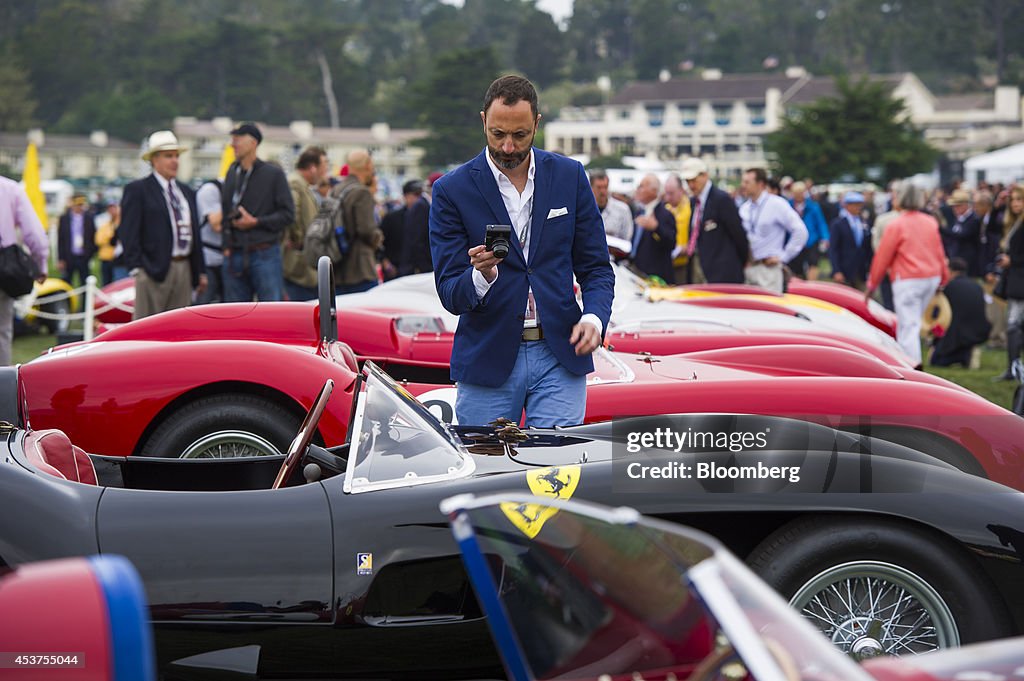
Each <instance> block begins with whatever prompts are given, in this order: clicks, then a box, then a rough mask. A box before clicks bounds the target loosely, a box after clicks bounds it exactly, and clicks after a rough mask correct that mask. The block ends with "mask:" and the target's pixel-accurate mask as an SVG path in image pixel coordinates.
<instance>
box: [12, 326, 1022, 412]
mask: <svg viewBox="0 0 1024 681" xmlns="http://www.w3.org/2000/svg"><path fill="white" fill-rule="evenodd" d="M56 342H57V340H56V337H54V336H47V335H31V334H30V335H28V336H22V337H20V338H15V339H14V351H13V357H14V361H15V362H20V363H24V362H27V361H29V360H31V359H33V358H35V357H38V356H39V354H40V353H41V352H43V351H44V350H46V349H47V348H49V347H52V346H53V345H54V344H55V343H56ZM1004 369H1006V351H1004V350H984V351H983V352H982V355H981V368H980V369H976V370H970V369H963V368H960V367H952V368H936V367H928V369H927V371H928V372H929V373H933V374H936V375H938V376H942V377H943V378H946V379H949V380H950V381H953V382H954V383H958V384H960V385H962V386H964V387H965V388H967V389H968V390H972V391H974V392H976V393H977V394H979V395H981V396H982V397H984V398H985V399H987V400H990V401H992V402H995V403H996V404H998V405H999V406H1001V407H1005V408H1007V409H1009V407H1010V404H1011V402H1012V400H1013V391H1014V389H1015V388H1016V387H1017V386H1016V384H1015V383H1013V382H1008V381H1007V382H1001V383H993V382H992V377H993V376H996V375H998V374H1001V373H1003V370H1004Z"/></svg>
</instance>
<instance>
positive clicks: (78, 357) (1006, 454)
mask: <svg viewBox="0 0 1024 681" xmlns="http://www.w3.org/2000/svg"><path fill="white" fill-rule="evenodd" d="M332 300H333V297H328V298H327V299H326V300H325V306H324V307H323V309H328V306H330V303H331V301H332ZM320 309H321V306H320V305H313V304H308V303H268V304H258V303H245V304H243V303H234V304H227V305H207V306H197V307H191V308H186V309H183V310H176V311H173V312H169V313H165V314H162V315H156V316H154V317H150V318H147V319H144V320H140V321H138V322H133V323H131V324H127V325H125V326H122V327H120V328H118V329H115V330H112V331H110V332H108V333H105V334H102V335H101V336H99V337H98V338H97V339H95V340H94V341H92V342H89V343H78V344H72V345H67V346H63V347H61V348H57V349H54V350H53V351H52V352H50V353H49V354H47V355H45V356H43V357H41V358H39V359H37V360H35V361H33V362H30V363H28V364H25V365H23V366H22V367H20V372H21V379H22V386H23V391H24V398H25V399H24V403H25V404H26V405H27V407H28V414H29V416H30V417H31V423H32V426H33V427H35V428H61V429H62V430H64V431H65V432H67V433H68V434H69V435H70V436H71V438H72V439H73V441H75V442H76V443H79V444H80V446H82V447H83V448H85V449H86V450H87V451H94V452H102V453H104V454H112V455H121V456H124V455H129V454H136V453H146V454H153V455H162V456H230V455H235V454H239V453H273V452H278V451H283V450H284V449H285V447H286V445H287V444H288V442H290V440H291V438H292V435H293V433H294V431H295V428H296V426H297V424H298V422H299V421H300V420H301V416H302V413H303V412H304V410H305V409H306V408H307V407H308V406H309V404H310V403H311V401H312V399H313V397H314V396H315V394H316V390H317V388H318V386H319V385H320V384H321V382H322V381H323V380H324V379H325V378H328V377H330V378H333V379H334V381H335V385H336V386H337V389H336V391H335V393H336V394H335V396H334V397H332V400H331V403H330V404H329V405H328V410H327V413H326V414H325V415H324V418H323V420H322V421H321V425H320V437H321V438H322V440H323V442H325V443H327V444H337V443H340V442H342V441H343V440H344V436H345V432H346V427H347V423H348V420H349V414H348V404H349V400H350V398H351V395H350V391H351V386H352V382H353V377H354V373H355V368H356V357H355V356H354V354H353V353H352V351H351V349H350V348H349V346H348V345H346V344H345V343H342V342H339V341H335V340H332V336H333V333H334V331H333V326H334V325H333V323H332V320H333V317H332V314H333V311H332V314H327V315H323V316H321V315H320V314H319V311H320ZM342 316H343V318H344V313H343V315H342ZM403 319H404V318H401V317H400V318H397V319H392V318H390V317H384V316H382V317H380V318H379V319H378V321H380V322H381V326H380V327H379V328H377V329H376V330H374V328H370V327H369V325H367V326H366V327H363V328H362V329H361V332H363V333H366V334H368V335H369V336H370V337H372V338H377V339H378V341H380V344H379V346H377V347H376V348H366V350H369V351H368V352H366V353H365V354H367V355H374V356H376V357H379V358H381V360H382V363H383V364H384V367H385V369H386V370H387V371H389V372H390V373H391V374H392V375H393V376H395V377H396V378H399V379H401V380H404V381H406V382H407V385H408V387H409V389H410V390H411V391H412V392H414V393H416V394H423V393H431V394H430V395H429V396H427V397H426V399H427V400H428V401H429V402H432V403H434V406H435V407H436V408H437V409H439V410H440V411H441V413H440V414H439V415H440V416H442V418H448V417H450V415H451V414H450V399H449V398H447V397H445V396H444V395H443V394H441V395H439V394H438V393H433V392H432V391H434V390H436V389H438V388H439V387H447V386H448V370H447V362H430V361H417V359H418V357H417V353H418V352H419V350H418V349H417V348H423V347H428V346H429V345H430V343H429V342H424V340H423V336H428V337H429V336H431V335H433V336H434V337H435V338H436V339H437V342H438V344H444V343H445V342H450V340H449V341H446V340H445V336H446V334H445V333H444V332H442V331H440V330H435V331H431V332H426V333H425V332H423V331H419V332H418V333H414V332H417V329H420V328H421V325H419V324H418V323H413V322H408V321H403ZM385 320H387V321H386V323H385ZM421 321H422V319H421ZM383 331H386V334H385V333H383ZM227 339H234V340H227ZM257 339H265V340H257ZM415 339H419V340H415ZM389 344H390V346H391V347H394V346H399V347H406V348H410V353H411V357H412V359H405V358H402V357H397V358H396V357H395V356H394V355H393V354H392V353H391V352H388V345H389ZM378 351H379V352H378ZM126 367H131V370H126ZM837 372H843V373H845V374H846V375H844V376H835V375H833V374H835V373H837ZM693 412H726V413H752V414H775V415H788V416H796V417H799V418H806V419H810V420H814V421H819V422H822V423H826V424H829V425H835V426H837V427H841V428H845V429H849V430H857V431H861V432H870V433H871V434H874V435H878V436H880V437H883V438H885V439H890V440H893V441H896V442H899V443H901V444H906V445H909V446H912V447H913V448H915V449H920V450H923V451H925V452H927V453H929V454H932V455H934V456H937V457H938V458H941V459H944V460H946V461H948V462H950V463H953V464H954V465H956V466H957V467H959V468H961V469H964V470H967V471H969V472H972V473H978V474H984V475H987V476H988V477H990V478H992V479H994V480H997V481H999V482H1002V483H1004V484H1007V485H1010V486H1012V487H1016V488H1018V489H1024V421H1022V420H1021V419H1019V418H1018V417H1016V416H1015V415H1013V414H1011V413H1010V412H1008V411H1006V410H1004V409H1001V408H999V407H997V406H995V405H993V404H991V403H990V402H987V401H985V400H983V399H982V398H980V397H978V396H976V395H974V394H973V393H970V392H968V391H966V390H963V389H960V388H957V387H953V386H952V384H949V383H947V382H944V381H942V379H938V378H936V377H932V376H929V375H927V374H923V373H921V372H914V371H910V370H907V369H899V368H894V367H891V366H888V365H885V364H883V363H881V362H879V361H877V360H875V359H873V358H871V357H868V356H866V355H863V354H862V353H857V352H852V351H847V350H842V349H838V348H829V347H814V346H800V345H794V346H764V347H753V348H749V347H738V348H728V349H723V350H716V351H708V352H706V353H699V354H690V355H685V356H672V357H651V356H647V355H640V356H637V355H628V354H617V353H602V355H601V358H600V361H599V368H598V370H597V371H596V372H595V374H593V375H592V376H591V377H590V381H589V388H588V404H587V416H586V419H587V421H588V422H595V421H604V420H608V419H612V418H615V417H622V416H633V415H648V414H654V413H658V414H660V413H693Z"/></svg>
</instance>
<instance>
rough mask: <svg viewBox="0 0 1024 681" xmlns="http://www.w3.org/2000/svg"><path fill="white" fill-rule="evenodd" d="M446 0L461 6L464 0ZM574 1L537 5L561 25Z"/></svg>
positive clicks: (547, 1) (552, 0) (539, 1)
mask: <svg viewBox="0 0 1024 681" xmlns="http://www.w3.org/2000/svg"><path fill="white" fill-rule="evenodd" d="M444 2H447V3H448V4H449V5H457V6H459V7H461V6H462V3H463V2H464V0H444ZM572 3H573V0H537V7H540V8H541V9H542V10H544V11H545V12H547V13H548V14H550V15H551V16H553V17H554V18H555V22H556V23H557V24H559V25H561V24H562V22H563V20H565V19H568V18H569V15H570V14H572Z"/></svg>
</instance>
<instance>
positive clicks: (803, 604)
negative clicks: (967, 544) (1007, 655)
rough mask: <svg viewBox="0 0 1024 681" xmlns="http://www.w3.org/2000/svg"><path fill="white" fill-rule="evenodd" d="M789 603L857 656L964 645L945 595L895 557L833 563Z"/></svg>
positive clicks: (914, 651) (854, 656)
mask: <svg viewBox="0 0 1024 681" xmlns="http://www.w3.org/2000/svg"><path fill="white" fill-rule="evenodd" d="M790 604H791V605H792V606H793V607H795V608H796V609H797V610H798V611H800V613H801V614H802V615H803V616H804V617H806V618H807V619H808V620H810V621H811V622H812V623H813V624H814V625H816V626H817V627H818V628H819V629H821V631H822V633H824V634H825V635H826V636H828V637H829V638H830V639H831V640H832V643H834V644H835V645H836V646H837V647H839V649H840V650H842V651H843V652H845V653H847V654H849V655H850V656H851V657H853V658H855V659H857V660H862V659H867V658H870V657H877V656H879V655H897V656H898V655H910V654H917V653H925V652H928V651H931V650H938V649H941V648H951V647H955V646H958V645H960V633H959V631H958V629H957V626H956V621H955V619H954V617H953V613H952V612H951V610H950V608H949V606H948V605H947V604H946V602H945V601H944V600H943V598H942V596H940V595H939V593H938V592H937V591H936V590H935V589H934V588H933V587H932V586H931V585H930V584H929V583H928V582H927V581H925V580H924V579H922V578H921V577H919V576H918V575H917V574H915V573H914V572H912V571H911V570H908V569H907V568H904V567H900V566H898V565H893V564H891V563H883V562H878V561H855V562H850V563H843V564H842V565H836V566H833V567H830V568H828V569H827V570H824V571H822V572H820V573H818V574H817V575H815V576H814V577H812V578H811V579H810V580H809V581H808V582H807V583H806V584H804V585H803V586H802V587H800V588H799V589H798V590H797V592H796V593H795V594H794V595H793V598H792V599H790Z"/></svg>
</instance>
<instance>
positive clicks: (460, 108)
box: [417, 47, 498, 166]
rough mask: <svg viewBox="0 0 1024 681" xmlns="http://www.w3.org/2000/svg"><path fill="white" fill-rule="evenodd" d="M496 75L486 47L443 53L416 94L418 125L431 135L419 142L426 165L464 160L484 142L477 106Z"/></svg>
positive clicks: (442, 164) (494, 58)
mask: <svg viewBox="0 0 1024 681" xmlns="http://www.w3.org/2000/svg"><path fill="white" fill-rule="evenodd" d="M497 76H498V62H497V58H496V57H495V54H494V52H493V51H492V50H491V49H490V48H489V47H484V48H463V49H459V50H452V51H451V52H445V53H444V54H441V55H439V56H438V58H437V60H436V61H435V62H434V69H433V73H432V74H431V76H430V78H429V79H428V80H427V82H426V83H425V84H424V85H423V86H422V88H420V91H419V92H418V93H417V94H418V96H417V100H418V102H419V107H420V111H421V114H420V125H421V126H422V127H424V128H426V129H427V130H428V131H429V132H430V134H429V135H428V137H426V138H425V139H423V140H420V141H419V142H418V144H419V145H420V146H422V147H423V148H424V150H425V154H424V159H423V162H424V164H425V165H428V166H447V165H450V164H453V163H460V162H462V161H467V160H469V159H470V158H472V157H473V156H476V154H477V153H479V151H480V149H481V148H482V147H483V145H484V137H483V128H482V126H481V124H480V107H481V105H482V103H483V98H484V93H486V92H487V87H488V86H489V85H490V84H491V82H492V81H494V79H495V78H497Z"/></svg>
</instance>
